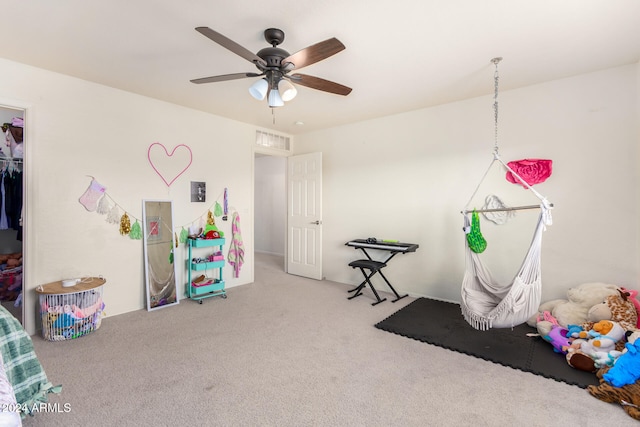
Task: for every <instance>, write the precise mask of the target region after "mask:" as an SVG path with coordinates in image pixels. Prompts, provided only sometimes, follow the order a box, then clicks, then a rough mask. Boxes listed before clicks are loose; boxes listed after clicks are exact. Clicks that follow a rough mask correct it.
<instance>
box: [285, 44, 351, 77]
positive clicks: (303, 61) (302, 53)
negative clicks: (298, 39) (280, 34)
mask: <svg viewBox="0 0 640 427" xmlns="http://www.w3.org/2000/svg"><path fill="white" fill-rule="evenodd" d="M344 49H345V46H344V45H343V44H342V42H340V40H338V39H337V38H335V37H334V38H331V39H327V40H325V41H323V42H320V43H316V44H314V45H311V46H309V47H306V48H304V49H302V50H299V51H297V52H296V53H294V54H293V55H289V56H288V57H286V58H285V59H283V60H282V63H283V64H287V63H291V64H293V65H294V67H295V69H297V70H299V69H300V68H302V67H306V66H308V65H311V64H315V63H316V62H318V61H322V60H323V59H326V58H328V57H330V56H332V55H335V54H336V53H338V52H340V51H343V50H344Z"/></svg>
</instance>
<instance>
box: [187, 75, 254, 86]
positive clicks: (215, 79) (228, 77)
mask: <svg viewBox="0 0 640 427" xmlns="http://www.w3.org/2000/svg"><path fill="white" fill-rule="evenodd" d="M261 75H262V74H258V73H235V74H223V75H220V76H211V77H202V78H200V79H193V80H190V82H191V83H196V84H201V83H214V82H225V81H227V80H238V79H244V78H247V77H258V76H261Z"/></svg>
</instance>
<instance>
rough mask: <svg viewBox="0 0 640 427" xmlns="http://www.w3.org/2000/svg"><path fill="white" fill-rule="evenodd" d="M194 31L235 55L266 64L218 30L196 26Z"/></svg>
mask: <svg viewBox="0 0 640 427" xmlns="http://www.w3.org/2000/svg"><path fill="white" fill-rule="evenodd" d="M196 31H197V32H199V33H200V34H202V35H203V36H205V37H207V38H209V39H211V40H213V41H214V42H216V43H218V44H219V45H220V46H222V47H224V48H227V49H229V50H230V51H231V52H233V53H235V54H236V55H239V56H241V57H243V58H244V59H246V60H247V61H249V62H253V63H260V64H262V65H265V66H266V65H267V63H266V62H265V61H264V59H262V58H260V57H259V56H258V55H256V54H255V53H253V52H251V51H250V50H248V49H246V48H244V47H242V46H240V45H239V44H238V43H236V42H234V41H233V40H231V39H230V38H228V37H225V36H223V35H222V34H220V33H219V32H217V31H214V30H212V29H211V28H209V27H197V28H196Z"/></svg>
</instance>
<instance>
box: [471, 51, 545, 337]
mask: <svg viewBox="0 0 640 427" xmlns="http://www.w3.org/2000/svg"><path fill="white" fill-rule="evenodd" d="M501 59H502V58H494V59H492V62H493V63H494V64H495V66H496V71H495V75H494V80H495V95H494V104H493V106H494V113H495V146H494V151H493V160H492V161H491V163H490V164H489V167H488V168H487V171H486V172H485V174H484V176H483V177H482V179H481V180H480V183H479V184H478V186H477V187H476V189H475V191H474V193H473V194H472V195H471V198H470V199H469V202H468V203H467V205H466V206H465V208H464V210H462V214H463V216H464V226H465V227H464V230H465V232H468V230H469V224H470V222H469V217H468V215H469V214H471V213H472V212H473V210H471V211H469V210H468V207H469V204H470V203H471V201H472V200H473V197H474V196H475V195H476V193H477V191H478V189H479V188H480V185H481V184H482V182H483V181H484V179H485V177H486V176H487V173H488V172H489V170H490V169H491V167H492V166H493V164H494V163H495V162H496V161H497V162H498V163H500V164H501V165H502V166H504V168H506V169H507V170H508V171H509V172H511V173H512V174H513V176H514V177H516V178H517V179H518V180H519V181H520V182H521V183H522V184H523V185H524V186H526V187H527V188H528V189H529V190H531V192H533V194H535V195H536V197H537V198H538V199H540V205H539V206H538V205H530V206H519V207H508V208H507V207H505V208H497V209H481V210H476V212H496V211H504V210H509V211H515V210H521V209H534V208H538V207H539V208H540V217H539V218H538V223H537V225H536V228H535V231H534V233H533V238H532V240H531V246H530V247H529V250H528V251H527V255H526V256H525V258H524V261H523V262H522V266H521V267H520V270H519V271H518V273H517V274H516V276H515V277H514V279H513V280H512V282H511V283H507V284H504V285H501V284H498V283H496V281H495V280H494V278H493V277H492V275H491V272H490V271H489V269H488V268H487V267H486V266H485V265H483V263H482V260H481V258H480V256H479V254H477V253H475V252H473V251H472V250H471V248H470V247H469V243H468V241H467V239H466V238H465V250H466V263H465V267H466V268H465V274H464V278H463V280H462V292H461V297H462V302H461V304H460V307H461V309H462V315H463V316H464V318H465V320H466V321H467V322H468V323H469V324H470V325H471V326H473V327H474V328H475V329H479V330H482V331H485V330H487V329H490V328H513V327H514V326H516V325H519V324H522V323H524V322H525V321H526V320H527V319H529V318H530V317H531V316H532V315H534V314H535V313H536V312H537V311H538V307H539V306H540V298H541V294H542V280H541V279H542V274H541V263H540V252H541V249H542V232H543V231H544V230H545V226H547V225H551V222H552V220H551V211H550V210H551V208H552V207H553V204H551V203H549V202H548V201H547V199H546V198H545V197H544V196H542V195H541V194H540V193H538V192H537V191H536V190H534V189H533V188H532V187H531V186H530V185H529V184H528V183H527V182H526V181H525V180H524V179H522V178H521V177H520V176H519V175H518V174H517V173H516V172H515V171H514V170H512V169H511V168H510V167H509V166H508V165H507V164H506V163H505V162H503V161H502V159H501V158H500V155H499V154H498V138H497V135H498V63H499V62H500V60H501ZM465 237H466V235H465Z"/></svg>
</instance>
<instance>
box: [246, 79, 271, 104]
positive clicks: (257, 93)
mask: <svg viewBox="0 0 640 427" xmlns="http://www.w3.org/2000/svg"><path fill="white" fill-rule="evenodd" d="M268 90H269V82H268V81H267V79H260V80H258V81H257V82H255V83H254V84H252V85H251V87H249V93H250V94H251V96H253V97H254V98H255V99H257V100H258V101H262V100H263V99H264V97H265V96H266V95H267V91H268ZM272 92H273V91H272Z"/></svg>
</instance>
